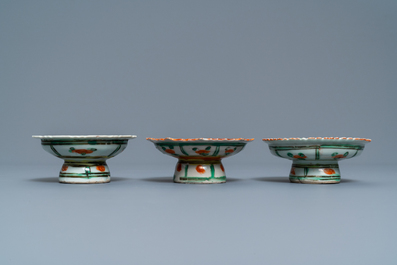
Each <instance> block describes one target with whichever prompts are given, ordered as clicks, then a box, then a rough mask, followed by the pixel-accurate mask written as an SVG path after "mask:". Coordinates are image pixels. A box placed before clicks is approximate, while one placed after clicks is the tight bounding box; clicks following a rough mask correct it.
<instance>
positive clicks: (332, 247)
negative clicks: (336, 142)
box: [0, 0, 397, 264]
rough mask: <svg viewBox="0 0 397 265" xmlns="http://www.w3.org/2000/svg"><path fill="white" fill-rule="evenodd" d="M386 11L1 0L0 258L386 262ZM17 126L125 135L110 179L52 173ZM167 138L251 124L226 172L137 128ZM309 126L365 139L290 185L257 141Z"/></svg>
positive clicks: (224, 132) (389, 241)
mask: <svg viewBox="0 0 397 265" xmlns="http://www.w3.org/2000/svg"><path fill="white" fill-rule="evenodd" d="M396 12H397V2H396V1H4V0H0V88H1V92H2V93H1V97H0V113H1V121H2V126H1V128H2V129H1V133H0V134H1V144H2V148H3V152H2V156H1V160H0V163H1V164H2V168H3V170H2V173H1V174H2V175H1V179H0V181H1V185H0V187H1V188H0V190H1V191H0V198H1V201H0V206H1V207H0V211H1V216H2V218H3V221H2V226H1V233H2V234H1V235H2V236H1V239H0V244H1V248H0V261H1V264H19V263H20V264H45V262H48V263H49V262H52V263H53V264H63V263H62V262H64V264H72V263H74V264H79V261H84V262H85V264H94V263H95V264H107V263H109V262H118V264H133V263H134V262H135V263H136V264H166V263H172V264H203V263H207V264H208V263H209V264H211V263H215V262H218V263H225V264H226V263H228V264H232V263H235V264H241V263H244V262H246V263H248V264H263V263H264V262H269V263H270V264H293V263H294V264H301V263H305V264H308V263H310V262H313V263H312V264H319V262H320V261H322V263H323V264H325V263H324V262H329V264H335V262H338V263H340V264H352V262H359V263H360V264H374V263H375V262H376V261H379V260H380V259H381V260H382V261H383V264H395V263H393V262H395V260H396V255H395V254H394V253H393V251H392V250H393V249H392V247H395V246H396V240H395V239H394V238H395V236H396V233H395V229H394V228H393V227H394V222H393V220H394V219H395V217H396V216H397V215H396V211H395V210H394V209H395V203H396V202H397V196H396V195H395V192H394V191H395V188H396V187H397V183H396V181H395V180H394V178H393V177H395V173H394V170H393V167H391V166H389V167H387V165H393V163H394V161H395V150H396V147H397V146H396V142H395V141H394V136H395V132H396V122H395V120H396V118H395V116H396V110H397V107H396V103H395V101H396V98H397V92H396V88H395V84H396V81H397V80H396V79H397V75H396V70H397V34H396V28H397V16H396ZM32 134H136V135H137V136H138V138H137V139H135V140H132V141H130V144H129V146H128V148H127V149H126V150H125V151H124V153H122V154H121V155H119V156H117V157H116V158H113V159H112V160H110V161H109V162H108V164H109V166H110V169H111V171H112V175H113V176H114V177H115V178H114V181H113V182H112V183H110V184H106V185H60V184H58V183H57V182H56V176H57V173H58V171H59V169H60V167H61V164H62V161H61V160H59V159H57V158H56V157H52V156H51V155H49V154H46V153H45V152H44V151H43V150H42V149H41V147H40V142H39V141H38V140H35V139H32V138H31V135H32ZM167 136H168V137H177V138H179V137H246V138H256V140H255V141H254V142H252V143H250V144H248V145H247V147H246V149H245V150H244V151H243V152H241V153H240V154H238V155H236V156H233V157H231V158H228V159H225V160H224V165H225V167H226V170H227V172H228V178H229V179H230V180H232V181H229V183H226V184H224V185H204V186H197V185H196V186H194V185H193V186H191V185H176V184H172V183H171V182H169V180H170V176H171V175H172V171H173V168H174V165H175V162H176V160H175V159H173V158H171V157H168V156H165V155H163V154H161V153H160V152H158V151H157V150H156V149H155V148H154V146H153V144H151V143H150V142H148V141H146V140H144V139H145V138H146V137H167ZM309 136H353V137H365V138H371V139H373V142H372V143H370V144H368V145H367V147H366V150H365V151H364V152H363V155H362V156H360V157H358V158H355V159H352V160H348V161H346V162H342V163H341V170H342V174H343V175H342V178H344V176H345V179H346V180H345V182H342V183H341V184H340V185H330V186H316V185H293V184H289V183H288V182H286V180H287V179H286V176H287V174H288V171H289V167H290V162H289V161H287V160H283V159H280V158H277V157H273V156H272V155H271V154H270V152H269V151H268V149H267V145H266V144H264V143H262V142H261V139H262V138H267V137H309ZM382 165H383V166H384V167H382ZM375 177H376V178H375ZM309 199H318V201H317V200H316V201H315V202H312V201H310V200H309ZM82 202H84V203H82ZM323 203H326V205H327V207H325V206H324V204H323ZM184 220H185V221H184ZM204 220H205V221H204ZM208 220H211V221H210V224H211V225H210V226H208V223H207V221H208ZM292 223H294V224H292ZM76 224H77V227H78V228H76ZM310 227H312V229H311V228H310ZM97 244H98V245H97ZM22 249H23V251H22V252H21V250H22ZM217 251H219V252H217ZM23 253H25V254H23ZM69 253H72V254H69ZM84 253H90V254H84ZM287 254H288V255H287ZM347 261H349V262H350V263H347ZM43 262H44V263H43ZM54 262H55V263H54ZM344 262H346V263H344Z"/></svg>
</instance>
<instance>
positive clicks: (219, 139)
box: [146, 137, 254, 143]
mask: <svg viewBox="0 0 397 265" xmlns="http://www.w3.org/2000/svg"><path fill="white" fill-rule="evenodd" d="M146 140H148V141H151V142H153V143H156V142H170V141H172V142H175V143H185V142H208V143H210V142H251V141H253V140H254V138H172V137H166V138H151V137H147V138H146Z"/></svg>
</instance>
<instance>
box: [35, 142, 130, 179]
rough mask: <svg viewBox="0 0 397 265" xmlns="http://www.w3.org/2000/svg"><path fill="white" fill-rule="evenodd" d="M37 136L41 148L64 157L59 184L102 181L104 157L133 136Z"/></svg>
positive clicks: (106, 175)
mask: <svg viewBox="0 0 397 265" xmlns="http://www.w3.org/2000/svg"><path fill="white" fill-rule="evenodd" d="M33 137H34V138H39V139H41V144H42V147H43V149H44V150H46V151H47V152H49V153H50V154H52V155H54V156H56V157H59V158H61V159H63V160H64V164H63V166H62V168H61V171H60V173H59V182H61V183H106V182H110V171H109V168H108V166H107V164H106V160H107V159H109V158H112V157H114V156H116V155H118V154H120V153H121V152H123V151H124V149H125V148H126V147H127V144H128V140H129V139H133V138H135V137H136V136H135V135H98V136H95V135H92V136H91V135H90V136H87V135H85V136H81V135H80V136H70V135H65V136H56V135H52V136H51V135H47V136H33Z"/></svg>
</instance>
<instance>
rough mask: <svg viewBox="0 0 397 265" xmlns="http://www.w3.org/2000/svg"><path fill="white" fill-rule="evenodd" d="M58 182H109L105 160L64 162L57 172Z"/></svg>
mask: <svg viewBox="0 0 397 265" xmlns="http://www.w3.org/2000/svg"><path fill="white" fill-rule="evenodd" d="M59 182H60V183H69V184H96V183H108V182H110V172H109V168H108V166H107V165H106V163H105V162H95V163H84V164H82V163H76V162H74V163H73V162H72V163H70V162H65V163H64V164H63V166H62V169H61V172H60V173H59Z"/></svg>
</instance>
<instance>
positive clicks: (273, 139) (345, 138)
mask: <svg viewBox="0 0 397 265" xmlns="http://www.w3.org/2000/svg"><path fill="white" fill-rule="evenodd" d="M262 140H263V141H291V140H293V141H296V140H298V141H307V140H339V141H341V140H349V141H351V140H354V141H366V142H371V139H366V138H355V137H308V138H304V137H302V138H263V139H262Z"/></svg>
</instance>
